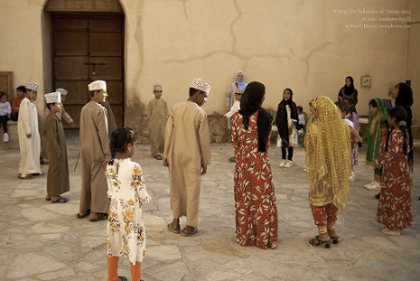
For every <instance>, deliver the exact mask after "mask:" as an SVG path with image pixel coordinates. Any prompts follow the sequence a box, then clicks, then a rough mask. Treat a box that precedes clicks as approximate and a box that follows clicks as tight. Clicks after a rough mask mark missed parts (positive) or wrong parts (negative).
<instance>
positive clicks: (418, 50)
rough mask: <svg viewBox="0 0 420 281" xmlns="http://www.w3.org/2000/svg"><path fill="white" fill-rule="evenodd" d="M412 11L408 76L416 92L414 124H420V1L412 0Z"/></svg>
mask: <svg viewBox="0 0 420 281" xmlns="http://www.w3.org/2000/svg"><path fill="white" fill-rule="evenodd" d="M410 10H411V13H412V18H411V20H412V21H413V22H414V24H412V25H411V28H410V31H409V37H408V58H407V61H408V63H407V76H408V79H410V80H411V85H412V89H413V92H414V105H413V118H414V120H413V121H414V122H413V123H414V124H415V125H417V126H419V125H420V98H419V97H420V1H418V0H410Z"/></svg>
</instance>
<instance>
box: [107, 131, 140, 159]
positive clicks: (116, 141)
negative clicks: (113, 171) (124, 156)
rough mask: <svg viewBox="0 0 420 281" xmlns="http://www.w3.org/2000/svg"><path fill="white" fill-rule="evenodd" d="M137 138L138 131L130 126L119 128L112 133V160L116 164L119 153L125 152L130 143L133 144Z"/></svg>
mask: <svg viewBox="0 0 420 281" xmlns="http://www.w3.org/2000/svg"><path fill="white" fill-rule="evenodd" d="M136 140H137V133H136V132H135V131H134V130H133V129H131V128H128V127H122V128H118V129H116V130H115V131H113V132H112V134H111V144H110V146H111V161H110V162H109V164H111V165H112V164H114V158H115V157H117V155H118V153H124V152H125V151H126V150H127V145H128V144H129V143H131V144H133V143H134V142H135V141H136Z"/></svg>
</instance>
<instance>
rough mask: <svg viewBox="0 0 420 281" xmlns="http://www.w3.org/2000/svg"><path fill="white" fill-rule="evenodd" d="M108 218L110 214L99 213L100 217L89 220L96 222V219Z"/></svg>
mask: <svg viewBox="0 0 420 281" xmlns="http://www.w3.org/2000/svg"><path fill="white" fill-rule="evenodd" d="M107 218H108V214H102V213H98V217H96V218H89V221H91V222H96V221H102V220H106V219H107Z"/></svg>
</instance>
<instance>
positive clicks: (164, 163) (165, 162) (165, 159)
mask: <svg viewBox="0 0 420 281" xmlns="http://www.w3.org/2000/svg"><path fill="white" fill-rule="evenodd" d="M163 166H165V167H169V162H168V158H163Z"/></svg>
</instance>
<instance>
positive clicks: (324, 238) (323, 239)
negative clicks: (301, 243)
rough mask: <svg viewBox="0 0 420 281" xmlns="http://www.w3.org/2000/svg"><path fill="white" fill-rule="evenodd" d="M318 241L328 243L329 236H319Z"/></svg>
mask: <svg viewBox="0 0 420 281" xmlns="http://www.w3.org/2000/svg"><path fill="white" fill-rule="evenodd" d="M318 239H319V240H320V241H322V242H327V241H330V236H328V234H327V233H322V234H319V236H318Z"/></svg>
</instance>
